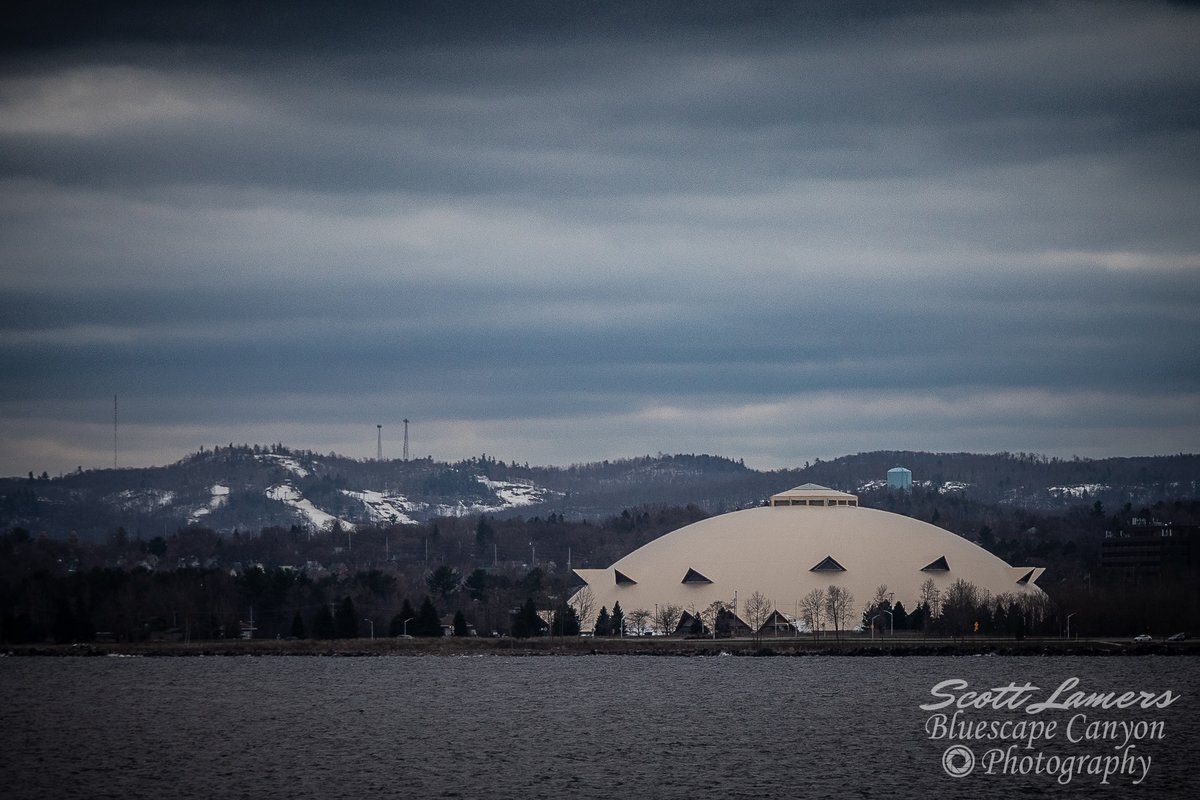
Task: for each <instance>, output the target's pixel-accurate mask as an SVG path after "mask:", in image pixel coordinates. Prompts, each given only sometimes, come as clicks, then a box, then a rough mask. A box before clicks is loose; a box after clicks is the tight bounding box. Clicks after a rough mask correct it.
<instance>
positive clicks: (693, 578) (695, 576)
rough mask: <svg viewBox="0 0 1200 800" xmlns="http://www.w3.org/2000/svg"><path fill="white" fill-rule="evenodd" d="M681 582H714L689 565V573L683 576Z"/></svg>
mask: <svg viewBox="0 0 1200 800" xmlns="http://www.w3.org/2000/svg"><path fill="white" fill-rule="evenodd" d="M680 583H712V581H710V580H709V579H708V578H706V577H704V576H703V575H701V574H700V573H699V572H696V570H694V569H692V568H691V567H688V571H687V574H686V575H684V576H683V580H682V581H680Z"/></svg>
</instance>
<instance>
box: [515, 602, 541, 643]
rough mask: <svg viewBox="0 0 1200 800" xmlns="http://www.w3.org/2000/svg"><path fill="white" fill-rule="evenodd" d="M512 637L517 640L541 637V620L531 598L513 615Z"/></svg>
mask: <svg viewBox="0 0 1200 800" xmlns="http://www.w3.org/2000/svg"><path fill="white" fill-rule="evenodd" d="M512 635H513V636H514V637H515V638H517V639H528V638H529V637H530V636H541V635H542V619H541V617H539V616H538V613H537V606H536V605H535V604H534V602H533V598H532V597H531V598H529V599H528V600H526V601H525V604H524V605H522V606H521V608H520V609H519V610H518V611H517V613H516V614H514V615H513V619H512Z"/></svg>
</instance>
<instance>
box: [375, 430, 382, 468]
mask: <svg viewBox="0 0 1200 800" xmlns="http://www.w3.org/2000/svg"><path fill="white" fill-rule="evenodd" d="M375 427H376V428H377V429H378V434H379V435H378V437H377V438H376V440H375V460H376V461H383V426H382V425H376V426H375Z"/></svg>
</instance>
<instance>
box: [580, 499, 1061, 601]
mask: <svg viewBox="0 0 1200 800" xmlns="http://www.w3.org/2000/svg"><path fill="white" fill-rule="evenodd" d="M800 491H803V492H804V493H805V495H804V496H813V495H817V496H821V497H825V498H829V497H831V496H833V497H840V498H841V499H843V501H845V500H846V499H847V498H854V496H853V495H846V494H844V493H840V492H833V491H832V490H829V489H824V488H823V487H814V486H811V485H806V486H803V487H798V489H796V490H792V491H790V492H785V493H782V494H781V495H776V496H775V498H772V500H773V503H772V505H771V506H770V507H764V508H753V509H748V510H745V511H735V512H732V513H729V514H722V515H720V516H717V517H712V518H710V519H706V520H701V521H700V522H696V523H693V524H691V525H687V526H685V527H683V528H680V529H678V530H675V531H672V532H671V533H668V534H666V535H664V536H661V537H659V538H658V539H655V540H654V541H652V542H648V543H647V544H645V545H643V546H642V547H640V548H638V549H637V550H635V551H633V552H632V553H630V554H629V555H627V556H625V557H624V558H622V559H620V560H619V561H617V562H616V563H615V564H613V565H612V566H611V567H608V568H607V569H577V570H575V573H576V574H577V575H578V576H579V577H580V578H582V579H583V580H584V581H585V582H586V583H587V584H588V586H589V587H591V590H592V592H593V595H594V597H595V603H596V605H597V606H600V605H604V606H607V607H609V608H612V606H613V604H614V603H616V602H618V601H619V602H620V603H621V607H622V608H623V609H625V610H626V612H628V611H630V610H632V609H635V608H645V609H649V610H653V608H654V606H655V604H659V605H663V604H673V605H677V606H679V607H681V608H683V609H692V608H696V609H702V608H704V607H706V606H707V605H708V604H709V603H712V602H713V601H715V600H721V601H724V602H726V603H728V602H730V601H732V600H733V598H734V595H735V593H736V594H737V596H738V597H739V598H741V599H743V600H744V599H745V598H747V597H749V596H750V595H751V594H752V593H754V592H759V593H761V594H763V595H765V596H766V597H767V598H768V599H769V600H770V601H771V602H772V604H773V605H774V607H775V608H776V609H777V610H779V611H780V612H782V613H784V614H792V613H794V611H795V607H796V605H797V603H798V601H799V600H800V599H801V598H802V597H804V596H805V595H806V594H808V593H809V592H810V591H812V590H813V589H814V588H820V589H824V588H826V587H828V586H830V585H836V586H839V587H841V588H843V589H848V590H849V591H850V592H852V593H853V595H854V598H853V600H854V607H855V608H856V609H861V608H862V607H863V606H864V605H866V604H867V603H868V602H870V600H871V599H872V597H874V595H875V591H876V589H877V587H879V586H880V585H886V586H887V588H888V591H889V592H890V593H892V594H893V595H894V600H898V601H902V602H903V603H904V606H905V608H907V609H909V610H910V611H911V610H913V609H914V608H916V607H917V605H918V604H919V602H920V589H921V584H923V583H924V582H925V581H926V580H928V579H932V580H933V582H934V585H935V586H937V588H938V589H940V590H942V591H943V592H945V590H946V589H948V588H949V587H950V585H951V584H952V583H954V582H955V581H956V580H958V579H960V578H962V579H964V580H966V581H969V582H971V583H973V584H975V586H977V587H978V588H979V589H980V590H986V591H988V592H990V593H991V594H992V595H1000V594H1011V595H1021V594H1026V593H1037V594H1041V589H1039V588H1038V587H1037V586H1035V582H1036V580H1037V578H1038V577H1040V575H1041V573H1042V572H1043V569H1042V568H1040V567H1011V566H1009V565H1008V564H1006V563H1005V562H1004V561H1003V560H1001V559H1000V558H997V557H996V556H994V555H992V554H991V553H989V552H987V551H986V550H984V549H983V548H982V547H979V546H978V545H976V544H973V543H972V542H969V541H967V540H966V539H963V538H962V537H960V536H956V535H955V534H953V533H951V532H950V531H947V530H944V529H942V528H938V527H936V526H934V525H930V524H928V523H925V522H921V521H920V520H915V519H912V518H910V517H905V516H901V515H899V514H893V513H890V512H887V511H879V510H876V509H870V508H862V507H861V506H857V505H850V504H846V505H842V504H837V505H835V504H833V503H830V504H828V505H825V504H821V505H816V504H813V505H809V504H804V505H793V504H786V503H782V502H779V503H776V502H774V500H775V499H776V498H782V497H783V496H785V495H786V496H789V497H795V496H796V495H793V492H800ZM855 616H857V611H856V612H855Z"/></svg>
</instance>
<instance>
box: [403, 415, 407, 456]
mask: <svg viewBox="0 0 1200 800" xmlns="http://www.w3.org/2000/svg"><path fill="white" fill-rule="evenodd" d="M404 460H405V461H408V420H407V419H406V420H404Z"/></svg>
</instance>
